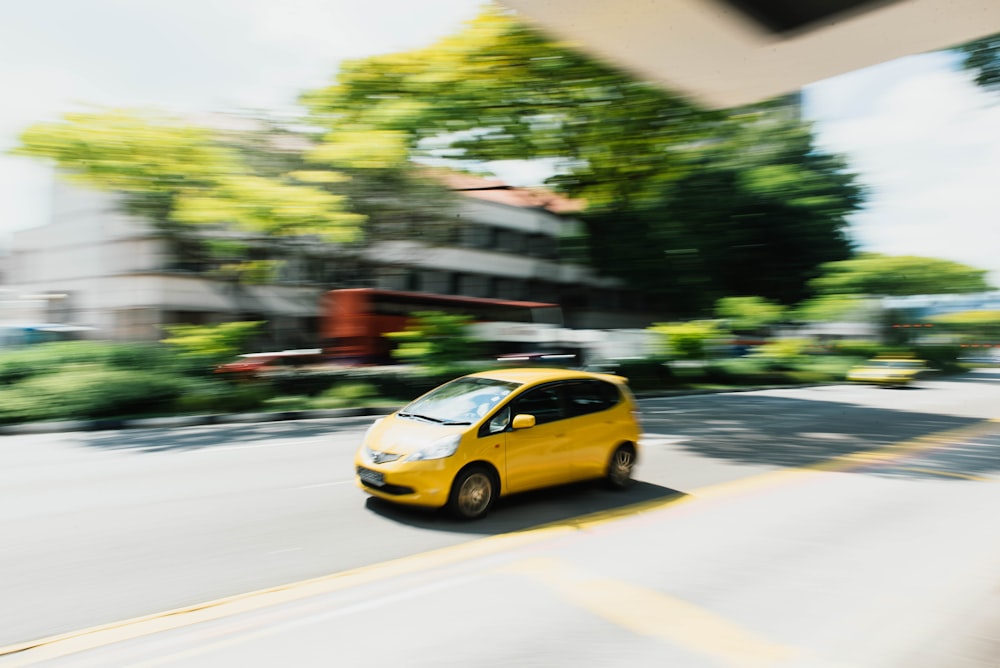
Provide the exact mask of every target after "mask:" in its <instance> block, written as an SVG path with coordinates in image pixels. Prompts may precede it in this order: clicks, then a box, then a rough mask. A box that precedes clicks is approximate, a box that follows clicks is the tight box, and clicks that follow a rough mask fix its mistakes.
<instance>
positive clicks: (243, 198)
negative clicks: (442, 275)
mask: <svg viewBox="0 0 1000 668" xmlns="http://www.w3.org/2000/svg"><path fill="white" fill-rule="evenodd" d="M267 132H268V130H267V129H266V127H263V128H261V129H260V130H258V131H257V133H258V134H266V133H267ZM250 134H253V133H250ZM235 137H236V133H232V132H230V133H227V132H223V131H219V132H213V131H210V130H209V129H206V128H202V127H198V126H195V125H191V124H188V123H184V122H182V121H180V120H178V119H175V118H172V117H169V116H165V115H161V114H151V113H142V112H135V111H102V112H88V113H75V114H67V115H66V116H65V117H64V119H63V120H61V121H58V122H53V123H39V124H37V125H34V126H32V127H30V128H28V129H27V130H25V131H24V133H23V134H22V135H21V145H20V146H19V147H18V148H16V149H15V150H14V152H15V153H16V154H20V155H28V156H32V157H37V158H43V159H48V160H51V161H53V162H54V163H55V164H56V165H57V166H58V167H59V168H60V169H61V170H62V171H63V172H64V173H65V174H66V175H67V176H68V178H70V179H72V180H74V181H77V182H81V183H83V184H85V185H87V186H90V187H93V188H98V189H102V190H108V191H113V192H117V193H120V194H121V195H123V197H124V204H125V207H126V209H127V210H128V211H129V212H130V213H134V214H137V215H141V216H143V217H144V218H146V219H147V220H149V221H151V222H152V223H154V224H155V225H157V226H159V227H160V228H163V229H171V230H177V225H178V224H189V225H191V224H211V225H230V226H234V227H236V228H237V229H239V230H242V231H244V232H246V233H248V234H252V235H264V236H302V235H310V236H319V237H321V238H324V239H327V240H330V241H341V242H343V241H349V240H351V239H353V238H354V237H355V236H356V235H357V233H358V230H359V227H360V225H361V223H362V222H363V220H364V219H363V217H362V216H360V215H359V214H356V213H353V212H351V211H348V210H347V209H346V206H345V201H344V200H345V198H344V196H342V195H337V194H334V193H331V192H329V191H328V190H327V189H325V188H323V187H321V185H322V184H323V183H324V182H325V183H330V182H337V181H339V180H341V179H340V178H339V177H338V175H337V174H335V173H328V172H327V173H324V172H321V171H313V172H311V173H310V172H304V171H301V170H299V171H292V172H289V173H284V174H282V173H273V172H274V170H273V169H272V170H270V171H271V172H272V173H267V171H264V170H260V169H259V167H260V166H261V163H259V162H258V165H257V167H258V171H260V172H261V173H255V169H254V167H255V166H254V164H253V163H252V161H250V160H248V159H247V156H246V155H244V152H242V151H241V150H238V149H237V148H235V143H236V142H235ZM272 152H273V153H275V154H279V153H280V151H279V150H278V149H277V148H272ZM273 163H274V161H272V165H273ZM279 164H280V163H279Z"/></svg>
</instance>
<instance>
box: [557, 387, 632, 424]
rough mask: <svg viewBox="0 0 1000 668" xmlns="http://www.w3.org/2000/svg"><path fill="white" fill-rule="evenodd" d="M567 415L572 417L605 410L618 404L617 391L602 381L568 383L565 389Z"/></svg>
mask: <svg viewBox="0 0 1000 668" xmlns="http://www.w3.org/2000/svg"><path fill="white" fill-rule="evenodd" d="M566 390H567V402H568V407H569V414H570V416H572V417H575V416H578V415H589V414H590V413H597V412H599V411H603V410H607V409H608V408H611V407H612V406H614V405H615V404H616V403H618V399H619V394H618V390H617V389H616V388H615V387H614V386H613V385H611V383H606V382H604V381H602V380H585V381H580V382H576V383H570V384H569V385H568V386H567V388H566Z"/></svg>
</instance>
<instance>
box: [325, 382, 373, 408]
mask: <svg viewBox="0 0 1000 668" xmlns="http://www.w3.org/2000/svg"><path fill="white" fill-rule="evenodd" d="M377 398H378V390H377V389H376V388H375V386H374V385H372V384H371V383H360V382H347V383H342V384H340V385H334V386H333V387H331V388H330V389H329V390H327V391H326V392H324V393H323V394H321V395H320V396H318V397H316V398H315V399H313V401H312V405H313V407H315V408H348V407H353V406H366V405H370V404H371V403H372V402H373V401H374V400H375V399H377Z"/></svg>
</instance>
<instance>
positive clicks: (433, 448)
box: [404, 434, 462, 462]
mask: <svg viewBox="0 0 1000 668" xmlns="http://www.w3.org/2000/svg"><path fill="white" fill-rule="evenodd" d="M461 440H462V435H461V434H452V435H451V436H445V437H444V438H439V439H438V440H436V441H434V442H433V443H431V444H430V445H426V446H424V447H422V448H420V449H419V450H417V451H416V452H414V453H412V454H410V455H409V456H408V457H407V458H406V459H405V460H404V461H407V462H422V461H425V460H428V459H444V458H445V457H451V456H452V455H453V454H455V451H456V450H458V444H459V442H460V441H461Z"/></svg>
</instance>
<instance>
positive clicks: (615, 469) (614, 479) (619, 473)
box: [608, 445, 635, 489]
mask: <svg viewBox="0 0 1000 668" xmlns="http://www.w3.org/2000/svg"><path fill="white" fill-rule="evenodd" d="M633 468H635V449H634V448H632V446H630V445H619V446H618V447H617V448H615V451H614V452H613V453H612V454H611V461H610V462H608V484H609V485H610V486H611V487H612V489H625V488H627V487H629V486H630V485H631V484H632V469H633Z"/></svg>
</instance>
